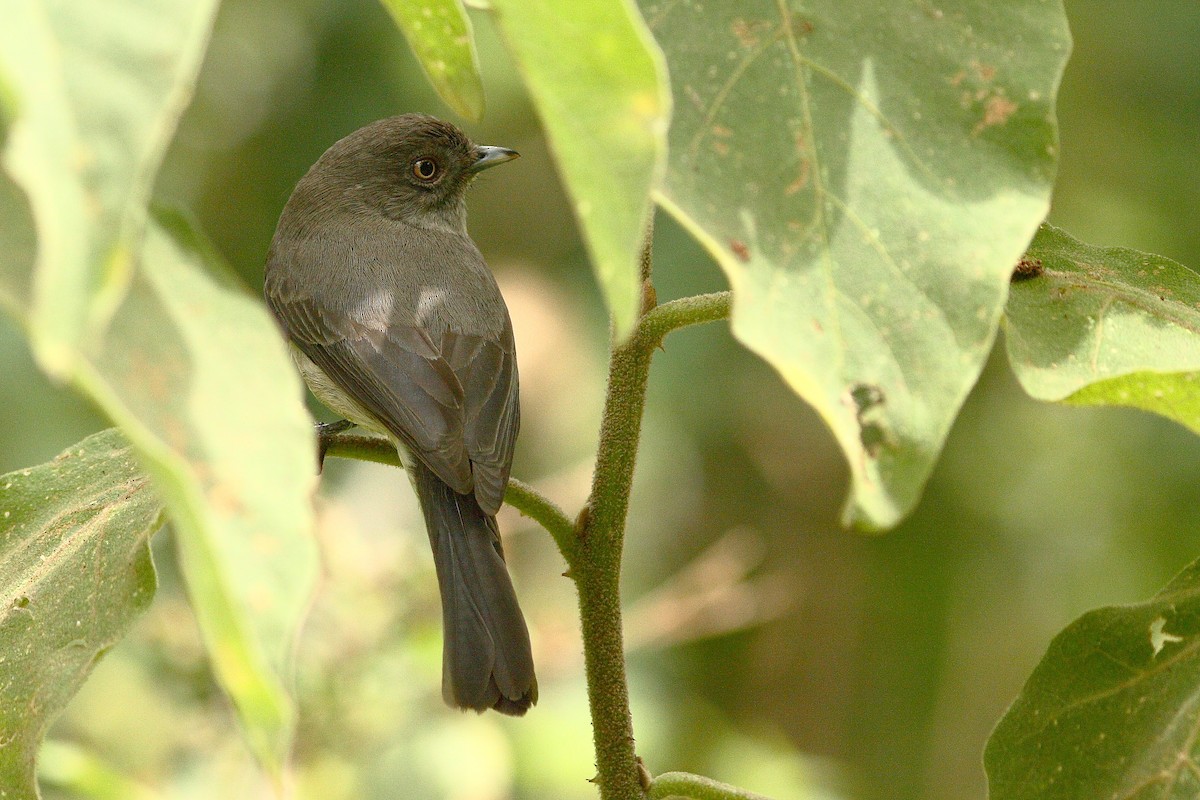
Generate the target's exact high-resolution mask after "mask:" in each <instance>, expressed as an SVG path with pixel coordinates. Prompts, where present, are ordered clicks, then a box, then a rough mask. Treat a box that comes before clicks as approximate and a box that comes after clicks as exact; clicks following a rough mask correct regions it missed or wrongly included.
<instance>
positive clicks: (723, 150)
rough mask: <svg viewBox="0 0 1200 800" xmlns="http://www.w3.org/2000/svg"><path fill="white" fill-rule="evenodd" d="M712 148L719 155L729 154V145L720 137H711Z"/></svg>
mask: <svg viewBox="0 0 1200 800" xmlns="http://www.w3.org/2000/svg"><path fill="white" fill-rule="evenodd" d="M712 149H713V150H715V151H716V152H717V155H719V156H727V155H729V145H728V144H727V143H725V142H722V141H721V140H720V139H713V143H712Z"/></svg>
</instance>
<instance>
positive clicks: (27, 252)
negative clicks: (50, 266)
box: [0, 172, 37, 321]
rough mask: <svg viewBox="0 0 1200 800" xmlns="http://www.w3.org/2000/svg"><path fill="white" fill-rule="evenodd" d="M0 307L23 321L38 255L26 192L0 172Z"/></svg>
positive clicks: (30, 296)
mask: <svg viewBox="0 0 1200 800" xmlns="http://www.w3.org/2000/svg"><path fill="white" fill-rule="evenodd" d="M0 242H3V243H4V256H3V258H0V307H2V308H4V309H6V310H7V311H8V313H10V314H11V315H12V316H13V318H14V319H16V320H20V321H24V320H25V310H26V309H27V308H28V307H29V303H30V300H31V298H32V294H31V291H32V289H31V285H30V278H31V277H32V275H33V263H34V260H35V259H36V258H37V239H36V237H35V236H34V232H33V217H32V216H31V215H30V212H29V202H28V201H27V200H26V199H25V193H24V192H22V191H21V188H20V187H19V186H17V185H16V184H15V183H13V182H12V180H11V179H10V178H9V177H8V175H6V174H4V173H3V172H0Z"/></svg>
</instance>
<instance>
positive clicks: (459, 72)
mask: <svg viewBox="0 0 1200 800" xmlns="http://www.w3.org/2000/svg"><path fill="white" fill-rule="evenodd" d="M383 5H384V7H385V8H387V10H388V11H389V12H390V13H391V15H392V18H393V19H394V20H396V25H398V26H399V28H400V30H401V31H402V32H403V33H404V38H406V39H408V44H409V47H411V48H412V50H413V53H414V54H416V56H417V61H419V62H420V63H421V68H422V69H424V70H425V75H426V76H428V78H429V82H430V83H431V84H433V88H434V89H436V90H437V93H438V94H439V95H440V96H441V98H442V99H443V100H445V101H446V104H447V105H449V106H450V107H451V108H453V109H454V110H455V111H456V112H457V113H459V114H461V115H462V116H464V117H466V118H467V119H472V120H475V121H477V122H478V121H479V120H480V119H482V118H483V82H482V80H481V79H480V77H479V56H477V55H476V54H475V36H474V34H473V33H472V32H471V20H470V19H468V18H467V10H466V9H465V8H463V4H462V2H461V0H423V2H420V3H414V2H412V0H383Z"/></svg>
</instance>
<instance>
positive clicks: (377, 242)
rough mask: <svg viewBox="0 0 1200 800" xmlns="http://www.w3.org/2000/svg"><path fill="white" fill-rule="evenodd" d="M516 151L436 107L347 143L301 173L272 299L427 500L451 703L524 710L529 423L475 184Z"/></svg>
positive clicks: (295, 336) (338, 396)
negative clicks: (524, 495) (502, 514)
mask: <svg viewBox="0 0 1200 800" xmlns="http://www.w3.org/2000/svg"><path fill="white" fill-rule="evenodd" d="M517 155H518V154H517V153H516V151H514V150H510V149H508V148H504V147H496V146H486V145H476V144H474V143H473V142H472V141H471V140H470V139H469V138H468V137H467V135H466V134H465V133H464V132H463V131H462V130H460V129H459V128H458V127H457V126H455V125H453V124H451V123H448V122H445V121H443V120H440V119H437V118H435V117H432V116H427V115H422V114H402V115H399V116H393V117H388V118H386V119H382V120H379V121H377V122H374V123H371V124H369V125H367V126H365V127H363V128H360V129H358V130H356V131H354V132H353V133H351V134H349V135H348V136H346V137H344V138H342V139H341V140H339V141H337V142H336V143H334V144H333V145H332V146H331V147H330V148H329V149H328V150H326V151H325V153H324V154H323V155H322V156H321V157H320V158H319V159H318V160H317V162H316V163H315V164H313V166H312V167H311V168H310V169H309V170H308V172H307V173H306V174H305V175H304V177H303V178H301V179H300V181H299V183H297V184H296V187H295V189H294V190H293V192H292V194H291V197H290V198H289V199H288V201H287V203H286V205H285V206H284V208H283V211H282V213H281V214H280V217H279V224H278V226H277V228H276V231H275V235H274V238H273V239H272V242H271V246H270V249H269V251H268V254H267V261H266V269H265V275H264V296H265V298H266V302H267V306H268V308H269V309H270V311H271V313H272V314H273V315H274V317H275V319H276V321H277V322H278V324H279V327H280V328H281V329H282V331H283V334H284V336H285V338H286V339H287V341H288V343H289V349H290V351H291V353H292V357H293V359H294V360H295V362H296V364H297V366H298V368H299V371H300V373H301V375H302V377H303V378H304V380H305V382H306V383H307V384H308V386H309V387H310V389H311V390H312V392H313V394H314V395H315V396H316V397H317V399H318V400H320V401H321V402H322V403H323V404H324V405H325V406H327V407H328V408H329V409H330V410H332V411H334V412H335V413H337V414H339V415H341V416H343V417H345V418H346V419H347V420H348V421H349V422H351V423H353V424H355V425H358V426H361V427H363V428H366V429H368V430H371V431H375V432H378V433H381V434H384V435H385V436H387V437H388V438H389V439H390V440H391V441H392V443H393V444H394V445H395V447H396V449H397V452H398V454H399V457H400V459H401V461H402V463H403V465H404V467H405V470H406V471H407V473H408V476H409V479H410V482H411V483H412V486H413V488H414V490H415V493H416V496H417V498H418V500H419V503H420V506H421V511H422V514H423V516H424V520H425V526H426V529H427V532H428V534H429V543H430V546H431V547H432V550H433V558H434V564H435V567H436V572H437V579H438V586H439V590H440V594H441V601H442V628H443V648H442V697H443V699H444V700H445V702H446V703H447V705H449V706H451V707H454V708H461V709H472V710H475V711H478V712H483V711H485V710H487V709H489V708H490V709H495V710H496V711H499V712H500V713H503V714H508V715H513V716H521V715H523V714H525V712H526V711H528V710H529V708H530V706H532V705H534V704H536V702H537V697H538V689H537V677H536V675H535V671H534V664H533V655H532V651H531V646H530V639H529V630H528V627H527V626H526V623H525V618H524V615H523V614H522V613H521V608H520V605H519V604H518V601H517V596H516V592H515V590H514V588H513V584H512V580H511V578H510V576H509V573H508V569H507V566H506V563H505V560H504V551H503V547H502V544H501V539H500V532H499V528H498V526H497V524H496V513H497V512H498V511H499V509H500V505H501V502H502V501H503V498H504V491H505V487H506V486H507V484H508V478H509V473H510V471H511V467H512V459H513V448H514V444H515V442H516V438H517V433H518V430H519V428H520V399H519V396H518V378H517V356H516V345H515V341H514V337H513V329H512V322H511V320H510V318H509V313H508V308H507V306H506V305H505V303H504V299H503V297H502V296H501V294H500V289H499V287H498V286H497V284H496V280H495V277H494V276H493V274H492V272H491V270H490V269H489V268H488V266H487V264H486V263H485V261H484V259H483V256H482V255H481V254H480V252H479V248H478V247H477V246H476V245H475V242H474V241H473V240H472V239H471V237H470V235H469V234H468V233H467V224H466V220H467V212H466V194H467V189H468V187H469V186H470V185H471V183H472V181H473V180H474V179H475V177H476V176H477V175H478V174H479V173H480V172H481V171H482V170H485V169H489V168H491V167H493V166H496V165H498V164H502V163H505V162H507V161H511V160H512V159H514V158H516V157H517Z"/></svg>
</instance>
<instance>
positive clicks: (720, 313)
mask: <svg viewBox="0 0 1200 800" xmlns="http://www.w3.org/2000/svg"><path fill="white" fill-rule="evenodd" d="M645 293H646V297H647V302H646V304H645V305H646V306H650V307H649V308H648V309H647V310H645V313H644V314H643V316H642V318H641V319H640V320H639V322H638V325H637V328H636V329H635V331H634V334H633V336H632V337H631V338H630V340H629V341H628V342H626V343H625V344H622V345H619V346H616V347H614V348H613V352H612V357H611V360H610V361H609V373H608V391H607V394H606V397H605V400H604V414H603V417H602V418H601V423H600V446H599V450H598V452H597V454H596V469H595V472H594V473H593V477H592V493H591V496H590V497H589V499H588V504H587V507H586V508H585V509H584V513H583V514H581V515H580V520H579V522H580V524H579V531H578V542H577V544H576V548H577V549H576V553H575V556H576V558H575V560H574V562H573V563H572V573H571V574H572V577H574V578H575V582H576V585H577V588H578V590H579V613H580V621H581V623H582V626H583V656H584V668H585V671H586V674H587V685H588V702H589V705H590V707H591V715H592V735H593V741H594V744H595V747H596V770H597V783H598V784H599V786H600V797H601V798H602V800H636V799H637V798H641V797H643V796H644V794H645V790H644V787H643V786H642V782H641V779H640V775H639V770H638V765H637V756H636V752H635V749H634V740H633V718H632V716H631V715H630V712H629V686H628V681H627V679H626V676H625V645H624V638H623V634H622V627H621V595H620V576H621V552H622V548H623V545H624V540H625V520H626V516H627V513H628V511H629V493H630V489H631V488H632V486H633V470H634V466H635V465H636V463H637V452H638V438H639V436H640V433H641V427H642V415H643V412H644V410H645V402H646V384H647V382H648V380H649V377H650V360H651V358H652V357H653V355H654V351H655V350H656V349H658V347H659V346H660V345H661V344H662V341H663V337H664V336H666V335H667V333H669V332H670V331H672V330H675V329H677V328H681V327H684V326H687V325H693V324H697V323H701V322H710V321H713V320H717V319H722V318H724V317H727V316H728V315H729V306H730V299H729V293H728V292H722V293H719V294H713V295H702V296H698V297H687V298H682V299H680V300H674V301H672V302H670V303H665V304H663V305H661V306H657V307H654V306H653V299H652V298H653V289H652V287H651V286H650V284H649V281H648V280H647V281H646V286H645Z"/></svg>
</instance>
